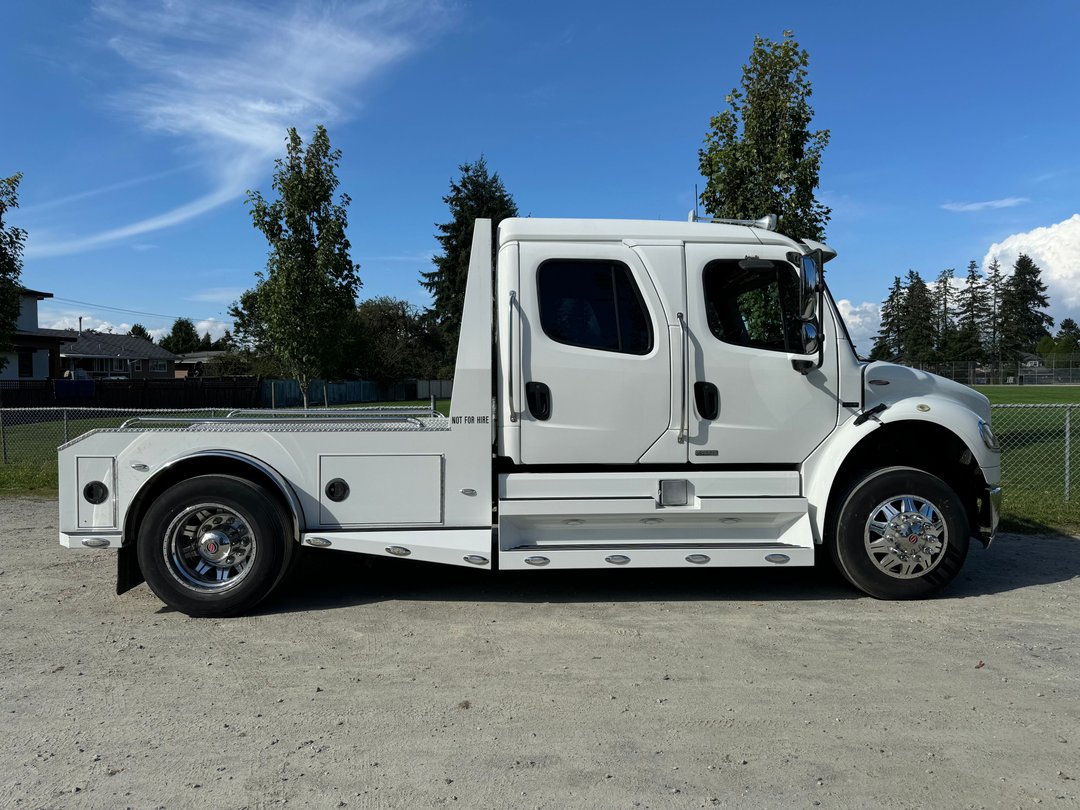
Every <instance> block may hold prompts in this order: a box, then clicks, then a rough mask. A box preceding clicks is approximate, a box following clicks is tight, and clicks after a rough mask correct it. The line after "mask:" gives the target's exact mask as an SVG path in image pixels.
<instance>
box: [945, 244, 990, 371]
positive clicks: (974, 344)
mask: <svg viewBox="0 0 1080 810" xmlns="http://www.w3.org/2000/svg"><path fill="white" fill-rule="evenodd" d="M989 309H990V305H989V302H988V300H987V291H986V287H985V285H984V284H983V280H982V277H981V276H980V275H979V267H978V265H977V264H975V260H974V259H972V260H971V261H970V262H968V267H967V276H966V277H965V278H964V286H963V288H962V289H961V290H960V292H959V293H958V294H957V301H956V316H957V320H956V340H955V344H954V347H953V352H952V358H950V359H954V360H966V361H970V362H979V361H981V360H982V359H983V356H984V355H983V345H982V338H981V333H982V326H983V324H984V323H985V322H986V318H987V316H988V313H989Z"/></svg>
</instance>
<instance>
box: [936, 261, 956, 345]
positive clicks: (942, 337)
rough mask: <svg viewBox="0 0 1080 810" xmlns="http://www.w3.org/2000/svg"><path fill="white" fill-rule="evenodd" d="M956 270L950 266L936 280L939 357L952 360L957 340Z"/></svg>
mask: <svg viewBox="0 0 1080 810" xmlns="http://www.w3.org/2000/svg"><path fill="white" fill-rule="evenodd" d="M955 277H956V271H955V270H954V269H953V268H951V267H949V268H947V269H945V270H942V271H941V272H940V273H938V277H937V281H935V282H934V290H933V293H932V295H933V298H934V332H935V333H936V335H937V346H936V349H937V359H938V360H952V359H953V356H952V353H953V351H954V349H953V344H954V343H955V342H956V334H955V333H956V327H955V323H954V321H953V302H954V300H955V290H953V279H954V278H955Z"/></svg>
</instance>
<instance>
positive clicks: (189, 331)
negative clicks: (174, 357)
mask: <svg viewBox="0 0 1080 810" xmlns="http://www.w3.org/2000/svg"><path fill="white" fill-rule="evenodd" d="M158 345H160V346H161V348H163V349H164V350H165V351H167V352H172V353H173V354H189V353H191V352H197V351H199V333H198V332H197V331H196V330H195V324H194V323H192V322H191V319H190V318H177V319H176V320H175V321H173V325H172V329H170V330H169V334H167V335H165V337H163V338H162V339H161V343H160V344H158Z"/></svg>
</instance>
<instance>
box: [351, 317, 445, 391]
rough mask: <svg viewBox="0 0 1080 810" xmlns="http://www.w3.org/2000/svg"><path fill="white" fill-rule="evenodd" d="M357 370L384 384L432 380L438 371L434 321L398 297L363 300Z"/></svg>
mask: <svg viewBox="0 0 1080 810" xmlns="http://www.w3.org/2000/svg"><path fill="white" fill-rule="evenodd" d="M355 323H356V330H355V337H356V341H357V343H358V351H357V353H356V356H355V360H354V363H355V366H354V369H355V371H356V372H357V374H358V375H359V376H361V377H363V378H366V379H370V380H376V381H377V382H381V383H391V382H399V381H401V380H406V379H430V378H431V377H432V376H433V375H435V373H436V370H437V368H436V367H437V362H438V357H437V355H436V352H435V348H436V347H435V345H434V343H435V335H434V334H433V326H434V319H433V318H432V317H431V315H430V314H429V313H424V312H421V311H420V310H418V309H417V308H416V307H414V306H413V305H412V304H410V303H409V302H408V301H403V300H401V299H398V298H390V297H388V296H383V297H379V298H370V299H368V300H367V301H362V302H361V303H360V305H359V306H358V307H357V308H356V315H355Z"/></svg>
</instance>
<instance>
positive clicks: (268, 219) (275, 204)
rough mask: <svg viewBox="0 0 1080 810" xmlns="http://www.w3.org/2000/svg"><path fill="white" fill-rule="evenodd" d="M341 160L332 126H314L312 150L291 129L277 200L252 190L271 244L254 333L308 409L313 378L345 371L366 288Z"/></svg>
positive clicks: (276, 183)
mask: <svg viewBox="0 0 1080 810" xmlns="http://www.w3.org/2000/svg"><path fill="white" fill-rule="evenodd" d="M340 161H341V151H340V150H338V149H332V148H331V147H330V136H329V135H328V134H327V132H326V128H325V127H323V126H321V125H320V126H317V127H316V128H315V133H314V135H313V136H312V138H311V142H310V143H309V144H308V146H307V148H306V149H305V148H304V143H303V141H302V140H301V138H300V136H299V135H298V134H297V132H296V129H294V128H290V129H289V134H288V139H287V142H286V156H285V157H284V158H278V160H276V161H275V162H274V165H275V167H276V170H275V172H274V180H273V187H274V190H275V191H276V192H277V193H278V199H276V200H273V201H269V200H266V199H264V198H263V196H262V194H261V193H259V192H258V191H248V193H247V200H248V203H249V204H250V205H251V219H252V223H253V224H254V226H255V227H256V228H257V229H258V230H259V231H261V232H262V234H263V235H264V236H265V237H266V240H267V242H268V243H269V246H270V250H269V255H268V257H267V260H266V271H265V273H260V274H259V281H258V283H257V284H256V286H255V289H254V291H253V295H252V296H249V300H256V301H257V305H256V306H255V307H254V309H253V312H254V313H257V317H258V319H259V324H258V326H257V327H255V328H254V329H253V330H252V333H253V334H258V335H260V337H261V338H262V339H263V340H265V342H266V345H267V346H269V347H270V349H271V350H272V351H273V352H274V354H275V355H276V356H277V357H278V359H279V360H280V361H281V363H282V365H283V366H284V367H285V368H287V369H288V371H289V374H290V376H292V377H293V378H294V379H295V380H296V381H297V382H298V383H299V384H300V391H301V393H302V394H303V397H304V407H307V391H308V385H309V383H310V382H311V380H313V379H315V378H316V377H318V376H319V375H330V374H334V373H337V372H338V371H339V370H340V368H341V364H342V362H343V357H342V354H343V346H344V345H345V342H346V338H347V335H346V330H347V329H348V325H349V316H350V313H352V312H353V310H354V309H355V308H356V291H357V289H358V288H359V286H360V276H359V272H358V271H359V266H358V265H357V264H355V263H354V262H353V260H352V259H351V258H350V257H349V250H350V248H351V245H350V244H349V239H348V237H347V236H346V235H345V231H346V229H347V228H348V213H347V212H348V207H349V203H350V202H351V200H350V198H349V195H348V194H342V195H341V196H340V197H339V198H338V200H337V202H335V201H334V193H335V192H336V191H337V187H338V179H337V167H338V164H339V163H340ZM243 300H244V297H243V296H241V302H242V301H243ZM249 314H250V313H249ZM237 331H239V325H238V326H237Z"/></svg>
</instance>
